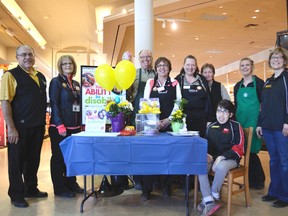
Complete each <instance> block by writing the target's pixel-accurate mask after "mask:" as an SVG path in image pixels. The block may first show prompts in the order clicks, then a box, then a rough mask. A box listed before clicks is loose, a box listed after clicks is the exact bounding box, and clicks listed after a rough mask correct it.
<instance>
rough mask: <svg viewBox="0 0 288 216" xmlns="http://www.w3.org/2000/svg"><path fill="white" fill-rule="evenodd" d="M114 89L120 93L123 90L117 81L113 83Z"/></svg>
mask: <svg viewBox="0 0 288 216" xmlns="http://www.w3.org/2000/svg"><path fill="white" fill-rule="evenodd" d="M115 87H116V88H117V89H118V90H120V91H121V90H123V88H122V87H121V86H120V85H119V84H118V83H117V81H116V82H115Z"/></svg>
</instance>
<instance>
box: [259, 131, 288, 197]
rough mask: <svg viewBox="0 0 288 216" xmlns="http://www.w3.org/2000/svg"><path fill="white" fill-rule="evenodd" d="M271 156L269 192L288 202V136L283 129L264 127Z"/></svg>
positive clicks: (264, 134)
mask: <svg viewBox="0 0 288 216" xmlns="http://www.w3.org/2000/svg"><path fill="white" fill-rule="evenodd" d="M262 131H263V136H264V139H265V142H266V146H267V150H268V153H269V156H270V179H271V182H270V185H269V189H268V194H269V195H270V196H273V197H277V199H278V200H281V201H284V202H288V137H285V136H284V135H283V134H282V131H275V130H268V129H264V128H263V129H262Z"/></svg>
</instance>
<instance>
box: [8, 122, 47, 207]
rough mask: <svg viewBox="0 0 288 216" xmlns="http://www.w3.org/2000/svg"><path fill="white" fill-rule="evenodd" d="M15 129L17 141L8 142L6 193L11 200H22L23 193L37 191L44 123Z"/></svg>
mask: <svg viewBox="0 0 288 216" xmlns="http://www.w3.org/2000/svg"><path fill="white" fill-rule="evenodd" d="M17 130H18V133H19V137H20V139H19V142H18V143H17V144H11V143H8V173H9V183H10V185H9V189H8V195H9V196H10V198H11V200H13V201H23V200H24V194H25V193H35V192H37V186H38V179H37V172H38V168H39V164H40V154H41V148H42V143H43V137H44V132H45V125H42V126H38V127H33V128H17ZM23 179H24V181H23Z"/></svg>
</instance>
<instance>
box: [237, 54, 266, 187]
mask: <svg viewBox="0 0 288 216" xmlns="http://www.w3.org/2000/svg"><path fill="white" fill-rule="evenodd" d="M253 69H254V63H253V61H252V60H251V59H250V58H243V59H241V61H240V72H241V73H242V75H243V78H242V79H241V81H239V82H238V83H236V85H235V86H234V100H235V106H236V120H237V121H238V122H240V124H241V125H242V127H243V128H247V127H253V129H254V131H253V137H252V146H251V154H250V162H249V186H250V188H254V189H257V190H260V189H262V188H263V187H264V183H265V174H264V171H263V168H262V165H261V161H260V159H259V157H258V155H257V154H258V153H259V151H260V149H261V146H262V140H260V139H259V138H258V137H257V135H256V126H257V120H258V114H259V108H260V101H261V92H262V88H263V85H264V81H263V80H262V79H260V78H258V77H257V76H255V75H253V74H252V72H253Z"/></svg>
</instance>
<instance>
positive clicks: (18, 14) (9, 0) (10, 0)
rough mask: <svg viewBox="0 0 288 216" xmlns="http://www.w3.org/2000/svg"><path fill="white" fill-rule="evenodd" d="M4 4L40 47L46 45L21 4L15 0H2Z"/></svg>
mask: <svg viewBox="0 0 288 216" xmlns="http://www.w3.org/2000/svg"><path fill="white" fill-rule="evenodd" d="M1 2H2V4H3V5H4V6H5V7H6V8H7V10H9V12H10V13H11V14H12V15H13V16H14V17H15V19H16V20H17V21H18V22H19V23H20V24H21V25H22V27H23V28H24V29H26V30H27V32H28V33H29V34H30V35H31V36H32V37H33V38H34V40H35V41H36V42H37V43H38V45H39V46H40V47H42V46H44V45H45V44H46V43H47V42H46V40H45V39H44V38H43V37H42V35H41V34H40V33H39V32H38V30H37V29H36V28H35V26H34V25H33V24H32V22H31V21H30V20H29V18H28V17H27V16H26V14H25V13H24V12H23V11H22V9H21V8H20V7H19V5H18V4H17V3H16V2H15V1H14V0H1Z"/></svg>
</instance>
